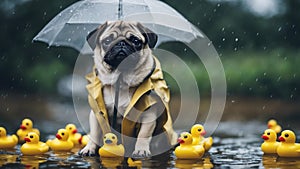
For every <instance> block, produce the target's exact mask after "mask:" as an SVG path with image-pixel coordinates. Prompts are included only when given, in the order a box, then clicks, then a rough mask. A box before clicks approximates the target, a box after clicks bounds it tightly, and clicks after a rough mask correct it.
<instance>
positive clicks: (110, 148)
mask: <svg viewBox="0 0 300 169" xmlns="http://www.w3.org/2000/svg"><path fill="white" fill-rule="evenodd" d="M103 143H104V145H103V146H102V147H101V148H100V149H99V151H98V153H99V155H100V156H101V157H122V156H124V153H125V149H124V146H123V145H122V144H119V145H117V143H118V138H117V136H116V135H115V134H113V133H106V134H105V135H104V137H103Z"/></svg>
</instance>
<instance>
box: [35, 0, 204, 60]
mask: <svg viewBox="0 0 300 169" xmlns="http://www.w3.org/2000/svg"><path fill="white" fill-rule="evenodd" d="M115 20H124V21H139V22H141V23H142V24H144V25H145V26H146V27H148V28H149V29H151V30H152V31H154V32H155V33H156V34H158V43H157V45H159V44H160V43H162V42H166V41H182V42H187V43H189V42H191V41H192V40H194V39H196V38H197V37H204V35H203V34H202V33H201V32H200V31H199V30H197V28H195V27H194V25H193V24H191V23H190V22H189V21H187V20H186V19H185V18H184V17H183V16H182V15H181V14H179V13H178V12H177V11H176V10H174V9H173V8H172V7H170V6H169V5H167V4H165V3H163V2H161V1H158V0H82V1H79V2H76V3H74V4H73V5H71V6H69V7H68V8H66V9H65V10H63V11H62V12H61V13H59V14H58V15H57V16H55V17H54V18H53V19H52V20H51V21H50V22H49V23H48V24H47V25H46V26H45V27H44V28H43V29H42V30H41V31H40V32H39V33H38V34H37V35H36V36H35V37H34V39H33V40H34V41H42V42H45V43H47V44H49V46H69V47H72V48H75V49H76V50H78V51H80V52H81V53H82V54H90V53H92V50H91V48H90V47H89V46H88V45H87V43H86V36H87V35H88V34H89V33H90V32H91V31H92V30H94V29H96V28H97V27H98V26H99V25H100V24H102V23H104V22H105V21H115Z"/></svg>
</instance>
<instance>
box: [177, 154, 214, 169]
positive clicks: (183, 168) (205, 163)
mask: <svg viewBox="0 0 300 169" xmlns="http://www.w3.org/2000/svg"><path fill="white" fill-rule="evenodd" d="M175 167H176V168H180V169H190V168H197V169H201V168H205V169H209V168H213V167H214V165H213V164H212V163H211V161H210V157H209V156H206V157H203V158H202V160H194V159H193V160H186V159H184V160H183V159H176V160H175Z"/></svg>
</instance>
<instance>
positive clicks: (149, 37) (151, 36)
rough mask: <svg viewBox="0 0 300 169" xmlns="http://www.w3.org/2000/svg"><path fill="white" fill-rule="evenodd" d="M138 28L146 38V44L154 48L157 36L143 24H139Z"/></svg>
mask: <svg viewBox="0 0 300 169" xmlns="http://www.w3.org/2000/svg"><path fill="white" fill-rule="evenodd" d="M137 27H138V29H139V30H140V32H141V33H142V35H143V36H144V37H145V39H146V43H148V45H149V47H150V48H154V46H155V45H156V43H157V38H158V37H157V34H156V33H154V32H153V31H152V30H150V29H148V28H146V27H145V26H144V25H142V24H141V23H137Z"/></svg>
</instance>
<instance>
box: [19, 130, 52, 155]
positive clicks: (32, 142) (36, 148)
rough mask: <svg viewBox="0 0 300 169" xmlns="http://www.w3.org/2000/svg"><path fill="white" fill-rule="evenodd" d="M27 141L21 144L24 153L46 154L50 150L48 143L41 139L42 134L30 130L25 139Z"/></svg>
mask: <svg viewBox="0 0 300 169" xmlns="http://www.w3.org/2000/svg"><path fill="white" fill-rule="evenodd" d="M24 140H25V141H26V143H24V144H23V145H22V146H21V149H20V150H21V152H22V154H24V155H39V154H44V153H46V152H47V151H48V150H49V146H48V145H47V144H46V143H43V142H41V141H40V136H39V135H37V134H36V133H35V132H30V133H28V135H27V136H26V137H25V139H24Z"/></svg>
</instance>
